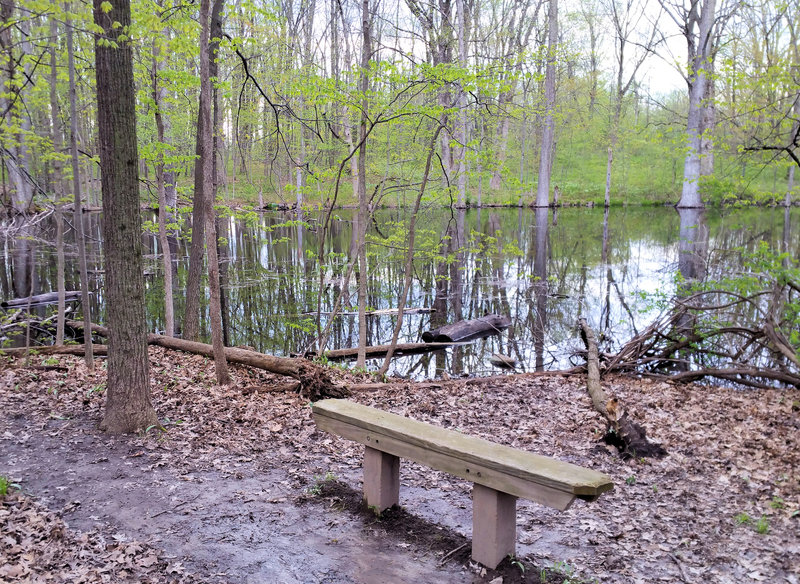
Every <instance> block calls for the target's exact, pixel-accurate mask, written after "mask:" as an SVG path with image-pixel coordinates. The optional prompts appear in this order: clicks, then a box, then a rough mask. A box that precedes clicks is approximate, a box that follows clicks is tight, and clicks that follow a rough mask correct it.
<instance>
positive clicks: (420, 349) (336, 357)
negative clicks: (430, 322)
mask: <svg viewBox="0 0 800 584" xmlns="http://www.w3.org/2000/svg"><path fill="white" fill-rule="evenodd" d="M455 344H456V343H402V344H399V345H396V346H395V348H394V354H395V355H413V354H416V353H427V352H428V351H439V350H441V349H447V348H449V347H452V346H453V345H455ZM390 347H391V345H375V346H373V347H367V349H366V350H367V353H366V354H367V358H375V357H383V356H384V355H386V353H388V352H389V348H390ZM357 356H358V349H357V348H354V349H333V350H330V351H325V358H326V359H330V360H331V361H340V360H344V359H355V358H356V357H357Z"/></svg>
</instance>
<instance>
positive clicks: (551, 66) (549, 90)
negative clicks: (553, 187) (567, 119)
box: [536, 0, 558, 207]
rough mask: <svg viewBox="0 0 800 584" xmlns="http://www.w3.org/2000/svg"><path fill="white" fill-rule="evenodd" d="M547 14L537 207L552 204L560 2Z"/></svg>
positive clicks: (553, 2) (551, 5) (555, 3)
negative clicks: (551, 181) (554, 111)
mask: <svg viewBox="0 0 800 584" xmlns="http://www.w3.org/2000/svg"><path fill="white" fill-rule="evenodd" d="M549 3H550V4H549V9H548V12H547V28H548V36H547V65H546V67H545V78H544V96H545V104H546V105H545V107H546V113H545V118H544V128H543V129H542V149H541V152H540V154H539V180H538V184H537V186H536V206H537V207H547V206H548V205H549V204H550V173H551V171H552V169H553V154H554V147H553V144H554V142H555V122H554V120H553V110H554V109H555V107H556V64H555V61H556V50H557V43H558V0H549Z"/></svg>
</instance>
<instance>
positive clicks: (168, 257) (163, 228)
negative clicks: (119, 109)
mask: <svg viewBox="0 0 800 584" xmlns="http://www.w3.org/2000/svg"><path fill="white" fill-rule="evenodd" d="M160 68H161V64H160V63H159V60H158V46H157V45H156V44H155V43H153V103H154V105H155V120H156V133H157V137H158V142H159V144H161V145H162V148H163V146H165V142H164V141H165V140H166V136H165V132H164V116H163V112H162V108H163V107H164V98H165V97H166V91H165V90H164V89H163V88H161V87H159V85H158V75H159V70H160ZM164 169H165V164H164V154H163V152H161V151H160V153H159V157H158V161H157V162H156V190H157V191H158V245H159V247H161V259H162V266H163V269H164V334H165V335H166V336H168V337H171V336H172V335H173V334H175V311H174V307H173V306H174V305H173V299H172V252H171V251H170V247H169V239H168V238H167V187H166V173H165V170H164Z"/></svg>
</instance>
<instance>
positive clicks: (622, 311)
mask: <svg viewBox="0 0 800 584" xmlns="http://www.w3.org/2000/svg"><path fill="white" fill-rule="evenodd" d="M798 214H800V209H791V210H785V209H783V208H774V209H742V210H707V211H705V212H698V211H696V210H689V211H683V212H681V213H680V214H679V213H678V212H677V211H676V210H675V209H673V208H643V207H635V208H633V207H627V208H624V207H623V208H614V209H611V210H610V211H609V212H608V213H604V210H603V209H590V208H564V209H558V210H557V211H555V212H554V211H553V210H552V209H529V208H483V209H467V210H464V209H462V210H450V209H443V208H441V207H435V208H428V209H424V210H422V211H421V215H420V218H419V220H418V230H417V245H416V247H417V252H416V254H415V263H414V277H413V283H412V287H411V290H410V293H409V297H408V301H407V308H427V309H433V310H434V312H430V313H417V314H412V315H407V316H406V317H405V318H404V320H403V328H402V332H401V336H400V342H419V341H420V339H421V334H422V332H423V331H425V330H429V329H431V328H435V327H438V326H442V325H443V324H447V323H451V322H455V321H458V320H462V319H472V318H477V317H479V316H483V315H485V314H490V313H496V314H504V315H508V316H510V317H511V319H512V326H511V328H510V329H508V330H507V331H506V332H504V333H503V334H501V335H498V336H494V337H489V338H487V339H484V340H482V341H478V342H476V343H472V344H468V345H463V346H458V347H454V348H452V349H448V350H445V351H438V352H436V353H430V354H424V355H414V356H405V357H400V358H397V359H395V360H394V363H393V367H392V368H391V369H390V373H394V374H397V375H403V376H409V377H413V378H416V379H422V378H433V377H436V376H441V375H442V374H444V373H446V374H448V375H450V376H457V375H462V374H470V375H487V374H492V373H497V372H498V370H497V369H495V368H493V367H492V366H491V365H490V364H489V362H488V357H489V356H491V354H492V353H495V352H498V353H502V354H505V355H509V356H511V357H513V358H515V359H518V360H519V362H520V363H521V364H522V367H523V368H524V370H526V371H533V370H537V369H538V370H541V369H558V368H565V367H569V366H571V365H572V364H578V363H581V362H582V359H580V358H573V357H571V356H572V355H573V353H575V351H577V350H580V349H581V348H582V345H581V342H580V340H579V338H578V336H577V333H576V329H575V323H576V321H577V319H578V318H581V317H583V318H586V319H587V320H588V322H589V324H590V325H591V326H592V327H593V328H594V329H595V330H596V331H598V333H602V339H603V344H604V349H605V350H608V351H613V350H614V349H615V347H617V346H619V344H620V343H624V342H625V341H626V340H628V339H629V338H630V337H631V336H632V335H633V334H635V333H636V332H637V331H641V330H642V329H643V328H644V327H645V326H647V324H649V323H650V322H651V321H652V320H654V319H655V318H656V317H657V316H658V314H659V311H660V309H661V307H662V306H663V305H662V304H661V303H660V301H661V300H663V299H665V298H669V297H670V296H671V295H672V294H673V292H674V291H675V286H676V284H675V283H676V281H677V276H678V275H679V274H681V275H682V277H684V278H703V277H705V276H709V277H715V276H719V275H722V274H733V273H735V272H736V271H737V270H738V269H739V268H740V266H739V264H738V263H737V262H738V261H739V260H738V259H737V257H738V256H737V255H736V254H731V253H726V252H728V251H730V250H734V249H737V248H744V249H754V248H755V246H756V245H758V244H759V242H761V241H764V242H766V243H767V244H768V245H769V246H770V247H771V248H773V249H775V250H778V251H788V252H789V253H790V254H791V255H792V256H793V257H797V256H798V253H800V234H798V232H797V231H798V230H797V229H796V228H793V227H794V226H796V225H797V219H798ZM355 215H356V211H355V210H352V209H337V210H334V211H333V213H332V221H331V224H330V228H329V230H328V233H327V236H326V241H325V242H324V243H325V245H324V249H322V250H321V243H322V242H321V240H320V239H321V237H322V232H323V229H322V226H321V222H322V221H324V214H323V213H321V212H310V213H305V214H304V215H303V216H302V217H300V218H298V216H297V215H296V214H294V213H293V212H279V211H265V212H261V213H247V214H238V215H232V216H230V217H226V218H222V219H220V222H219V225H220V233H219V235H220V238H221V252H222V253H221V259H222V261H223V264H222V273H223V293H224V297H225V303H226V314H227V316H228V318H227V321H228V322H227V333H228V344H229V345H247V346H251V347H254V348H255V349H256V350H258V351H261V352H265V353H271V354H275V355H289V354H292V353H297V352H300V351H302V350H304V349H305V348H307V347H309V346H311V345H312V341H313V339H314V338H315V335H316V331H317V320H316V310H317V307H318V304H319V307H320V309H321V311H322V313H325V312H329V311H331V309H332V308H333V305H334V302H335V300H336V297H337V295H338V294H339V292H340V291H341V290H342V286H343V283H344V273H345V272H346V268H347V263H348V257H350V256H351V254H350V250H351V246H352V240H353V220H354V217H355ZM146 218H147V217H146ZM152 219H154V218H152ZM407 220H408V217H407V214H406V211H405V210H402V209H381V210H377V211H376V213H375V216H374V219H373V221H372V222H371V223H370V226H369V235H368V237H369V242H368V245H367V261H368V266H369V268H368V273H367V275H366V277H367V290H368V305H369V308H370V309H375V310H381V309H389V308H395V307H396V306H397V296H398V293H399V292H400V291H401V290H402V285H403V277H404V267H405V252H404V250H403V246H404V241H405V239H404V238H405V235H406V230H407ZM100 221H101V218H100V216H99V215H98V214H96V213H87V214H85V216H84V227H85V230H86V234H87V237H88V238H89V241H88V259H89V269H90V289H91V290H92V297H91V300H90V302H89V306H90V310H91V315H92V320H93V321H95V322H100V323H102V322H103V321H104V315H103V304H104V294H103V278H104V274H103V262H102V253H101V252H102V241H101V237H100V233H101V226H100ZM186 222H187V225H186V226H185V228H184V232H188V219H186ZM65 230H66V235H65V240H66V243H65V245H64V250H65V256H66V273H67V277H66V280H67V284H66V287H67V289H68V290H78V289H80V284H79V278H78V271H77V252H76V248H75V245H74V237H73V229H72V227H71V225H69V224H67V226H66V228H65ZM55 231H56V228H55V221H54V217H53V216H52V215H51V216H49V217H46V218H43V219H41V220H39V221H38V222H37V223H36V224H34V225H32V226H28V227H25V228H15V227H13V226H8V225H6V226H5V227H4V228H3V229H2V234H3V237H2V240H0V242H1V244H2V259H1V260H0V286H2V288H1V289H0V292H1V293H2V296H3V299H9V298H15V297H24V296H27V295H28V294H30V293H31V292H32V293H33V294H39V293H44V292H51V291H55V290H56V289H57V287H56V283H55V282H56V265H57V261H56V249H55V245H54V243H53V242H54V241H55ZM143 239H144V242H145V246H146V250H147V251H146V254H147V255H146V283H147V314H148V322H149V326H150V329H151V330H152V331H160V330H161V329H163V326H164V325H163V311H164V294H163V283H162V282H163V280H162V263H161V261H160V253H161V250H160V249H159V246H158V243H157V240H156V237H155V236H154V235H151V234H145V235H144V236H143ZM171 248H172V249H171V253H172V256H173V276H174V277H173V282H174V287H175V302H176V306H175V309H176V319H178V320H179V318H180V315H181V314H182V312H183V302H184V296H185V294H184V293H183V290H184V285H185V281H186V273H187V268H188V257H189V242H188V240H187V238H186V237H178V238H175V239H173V242H172V246H171ZM321 253H322V256H321ZM320 257H323V258H324V259H325V261H324V262H321V261H320ZM320 282H322V287H321V292H320ZM356 287H357V283H356V275H354V276H353V277H352V278H351V279H350V281H349V283H348V290H347V291H346V292H347V293H346V294H345V296H346V297H347V298H348V299H347V300H346V301H345V307H346V308H345V312H346V313H345V314H344V315H342V316H339V317H337V318H335V319H334V322H333V323H332V324H331V332H330V339H329V342H328V347H327V348H329V349H335V348H347V347H356V346H357V345H358V317H357V316H356V315H354V314H352V312H354V311H356V310H357V309H356V304H357V302H356ZM51 310H54V308H53V307H47V308H42V309H39V313H40V314H41V315H45V312H46V311H51ZM203 318H204V326H205V325H206V323H207V318H206V317H205V316H204V317H203ZM327 318H328V317H327V316H325V315H324V314H323V316H322V317H321V321H322V324H323V325H324V324H326V322H327ZM367 318H368V332H367V343H368V344H369V345H378V344H383V343H387V342H389V341H390V340H391V336H392V329H393V327H394V323H395V317H394V316H391V315H375V316H368V317H367ZM179 324H180V323H179V322H178V325H179ZM573 361H574V362H573ZM379 364H380V362H379V361H373V362H371V363H370V365H369V366H370V367H373V368H377V366H378V365H379Z"/></svg>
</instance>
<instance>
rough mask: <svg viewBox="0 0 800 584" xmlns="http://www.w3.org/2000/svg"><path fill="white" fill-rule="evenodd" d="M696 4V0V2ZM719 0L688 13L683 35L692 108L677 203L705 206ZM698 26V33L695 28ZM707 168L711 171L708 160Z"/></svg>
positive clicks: (704, 4)
mask: <svg viewBox="0 0 800 584" xmlns="http://www.w3.org/2000/svg"><path fill="white" fill-rule="evenodd" d="M693 4H694V3H693ZM715 9H716V0H705V1H704V2H703V5H702V7H701V8H700V11H699V13H698V12H697V7H696V6H693V8H692V10H691V11H690V12H689V13H688V15H687V17H686V22H685V25H686V28H685V29H684V35H685V37H686V42H687V46H688V58H689V77H688V79H687V84H688V88H689V112H688V116H687V122H686V147H687V149H686V159H685V160H684V164H683V188H682V190H681V198H680V201H678V207H685V208H690V207H702V206H703V201H702V198H701V195H700V182H699V181H700V177H701V176H702V175H703V172H704V169H703V165H704V163H703V159H702V157H703V154H704V149H705V148H707V145H704V143H703V140H704V133H705V131H706V130H707V129H710V128H707V127H706V124H707V123H708V121H709V113H708V112H707V108H709V107H712V104H709V103H708V100H709V99H710V98H711V97H712V93H711V91H712V90H711V88H712V84H713V81H712V79H711V71H712V69H713V66H714V43H715V40H714V35H713V28H714V12H715ZM695 26H697V33H696V34H695V32H694V28H695ZM705 172H706V173H707V172H708V168H707V163H706V169H705Z"/></svg>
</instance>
